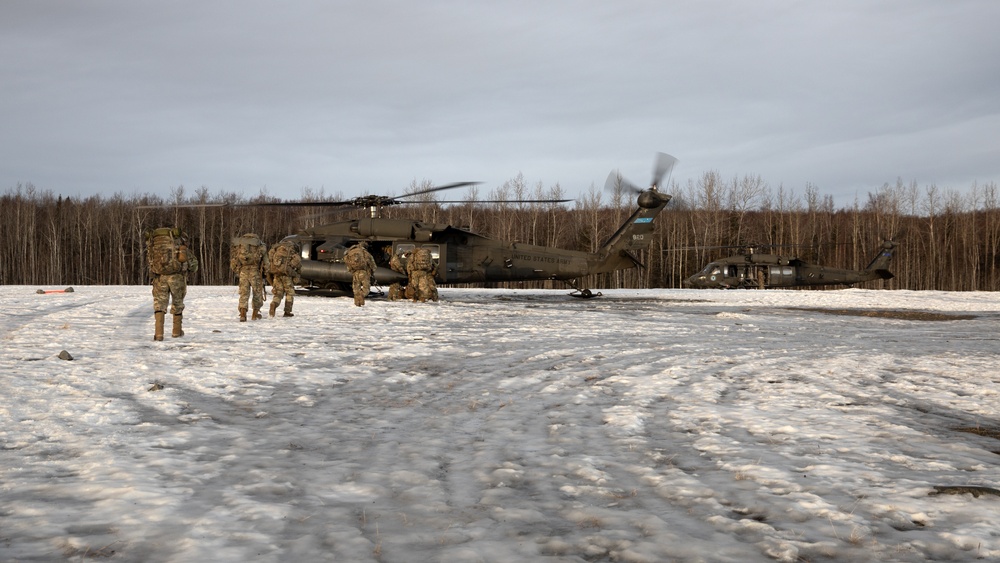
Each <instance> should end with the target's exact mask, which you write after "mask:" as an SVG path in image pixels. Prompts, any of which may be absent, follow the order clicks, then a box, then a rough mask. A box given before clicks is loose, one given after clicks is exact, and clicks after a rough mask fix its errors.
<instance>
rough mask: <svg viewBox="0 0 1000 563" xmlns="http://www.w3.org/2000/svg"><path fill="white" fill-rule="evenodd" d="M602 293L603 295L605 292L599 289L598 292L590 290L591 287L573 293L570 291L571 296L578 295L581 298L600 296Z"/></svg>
mask: <svg viewBox="0 0 1000 563" xmlns="http://www.w3.org/2000/svg"><path fill="white" fill-rule="evenodd" d="M601 295H603V294H602V293H601V292H600V291H598V292H597V293H594V292H593V291H590V290H589V289H578V290H576V291H574V292H573V293H570V296H571V297H577V298H580V299H593V298H594V297H600V296H601Z"/></svg>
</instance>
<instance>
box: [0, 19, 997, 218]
mask: <svg viewBox="0 0 1000 563" xmlns="http://www.w3.org/2000/svg"><path fill="white" fill-rule="evenodd" d="M997 22H1000V2H996V1H995V0H949V1H943V0H905V1H902V0H901V1H895V0H889V1H878V2H875V1H871V0H841V1H838V2H827V1H802V0H799V1H793V0H786V1H776V0H755V1H753V2H749V1H741V2H737V1H732V2H720V1H714V2H713V1H698V2H695V1H690V2H674V1H666V0H654V1H649V2H639V1H627V0H626V1H622V2H608V1H606V0H577V1H545V2H538V1H534V0H525V1H507V0H498V1H491V2H469V1H458V0H457V1H433V2H412V1H400V2H379V1H357V2H348V1H344V2H275V1H273V0H268V1H258V0H249V1H248V0H241V1H239V2H235V1H233V2H227V1H223V2H207V1H204V0H197V1H171V2H152V1H148V2H147V1H136V0H127V1H126V0H107V1H87V2H83V1H79V0H50V1H44V2H39V1H37V0H0V53H2V59H0V83H2V88H3V94H2V97H0V124H2V131H3V134H2V135H0V154H2V157H0V192H6V191H7V190H9V189H11V188H14V187H15V186H17V185H18V184H27V183H29V182H30V183H32V184H34V185H35V186H36V188H38V189H42V190H51V191H52V192H54V193H58V194H65V195H92V194H105V195H111V194H114V193H116V192H121V193H123V194H125V195H126V196H128V195H132V194H145V193H155V194H160V195H163V196H168V195H169V194H170V191H171V188H176V187H177V186H184V187H185V189H186V190H189V191H193V190H195V189H197V188H199V187H202V186H205V187H207V188H208V189H209V190H210V192H211V193H217V192H227V193H228V192H237V193H241V194H245V195H246V196H247V197H252V196H254V195H257V194H258V193H260V192H261V190H266V191H267V193H268V194H270V195H275V196H279V197H282V198H287V199H295V198H298V197H301V196H302V194H303V189H304V188H306V187H308V188H310V189H311V190H314V191H318V190H320V189H322V190H324V192H325V193H327V194H336V193H340V194H343V195H345V196H354V195H360V194H364V193H380V194H393V195H398V194H401V193H402V192H403V191H404V190H405V189H406V188H407V187H408V186H409V185H410V184H411V183H412V182H414V181H416V182H423V181H425V180H427V181H430V182H432V183H434V184H445V183H451V182H458V181H482V182H485V184H484V186H483V188H481V190H483V191H488V190H490V189H493V188H495V187H497V186H499V185H501V184H503V183H504V182H505V181H507V180H510V179H512V178H514V177H515V176H517V175H518V174H519V173H521V174H523V175H524V179H525V180H526V181H527V182H528V184H529V185H530V186H534V185H535V184H537V183H539V182H541V183H542V184H543V186H544V187H545V188H549V187H551V186H553V185H555V184H557V183H558V184H559V186H561V187H562V188H563V190H565V192H566V194H567V195H568V196H570V197H577V196H578V195H580V194H582V193H585V192H586V191H587V190H588V189H590V187H591V186H597V187H603V185H604V180H605V178H606V177H607V175H608V173H609V172H610V171H611V170H612V169H620V170H621V172H622V174H624V175H625V176H626V177H627V178H628V179H630V180H631V181H633V182H634V183H636V184H645V183H647V182H648V181H649V176H650V173H651V170H652V166H653V157H654V154H655V153H656V152H657V151H662V152H667V153H670V154H672V155H674V156H675V157H677V158H678V159H679V163H678V165H677V167H676V168H675V170H674V175H673V180H674V181H676V182H678V183H680V184H683V185H686V184H687V183H688V181H696V180H697V179H698V178H699V177H701V176H702V175H703V174H704V173H705V172H708V171H715V172H718V173H720V174H721V175H722V176H723V177H724V178H733V177H736V176H744V175H760V176H761V178H762V179H763V180H764V181H765V182H766V183H767V184H768V185H770V186H771V187H772V188H777V187H778V186H779V185H780V186H783V187H784V188H785V189H786V190H795V191H796V192H797V193H802V192H804V190H805V186H806V185H807V184H810V183H811V184H813V185H815V186H816V187H817V189H818V190H819V191H820V193H822V194H830V195H833V196H834V197H835V199H836V201H837V203H838V204H850V203H852V202H853V201H854V199H855V198H856V197H857V198H860V199H861V200H862V201H864V200H865V199H866V197H867V194H868V192H870V191H873V190H875V189H876V188H878V187H879V186H881V185H883V184H884V183H886V182H889V183H895V181H896V179H897V178H902V179H903V180H904V182H906V183H910V182H913V181H915V182H917V183H918V184H920V185H921V186H925V185H926V186H929V185H932V184H933V185H937V186H938V187H939V188H950V189H956V190H962V191H966V190H968V188H970V187H971V186H972V184H973V183H974V182H977V183H979V184H984V183H989V182H994V183H996V182H1000V141H998V138H1000V135H998V131H1000V33H998V32H997ZM459 195H461V194H456V197H457V196H459Z"/></svg>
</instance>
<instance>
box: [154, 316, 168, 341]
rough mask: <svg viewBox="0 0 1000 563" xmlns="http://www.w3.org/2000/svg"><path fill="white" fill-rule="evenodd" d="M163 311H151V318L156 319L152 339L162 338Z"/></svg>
mask: <svg viewBox="0 0 1000 563" xmlns="http://www.w3.org/2000/svg"><path fill="white" fill-rule="evenodd" d="M164 315H165V313H164V312H163V311H155V312H154V313H153V318H154V319H156V325H155V327H154V328H153V340H163V317H164Z"/></svg>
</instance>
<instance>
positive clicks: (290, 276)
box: [267, 240, 302, 317]
mask: <svg viewBox="0 0 1000 563" xmlns="http://www.w3.org/2000/svg"><path fill="white" fill-rule="evenodd" d="M267 259H268V261H269V262H270V264H271V266H270V270H271V273H270V274H269V277H268V280H269V281H270V282H271V294H272V295H274V297H273V298H272V299H271V310H270V312H269V313H268V314H269V315H270V316H272V317H273V316H274V313H275V311H277V310H278V304H279V303H281V298H282V297H284V298H285V314H284V316H286V317H294V316H295V315H293V314H292V303H293V302H294V301H295V282H296V281H297V280H298V278H299V270H300V269H301V268H302V258H301V257H300V256H299V249H298V245H296V244H295V242H293V241H290V240H283V241H281V242H279V243H278V244H276V245H274V246H272V247H271V250H270V251H268V253H267Z"/></svg>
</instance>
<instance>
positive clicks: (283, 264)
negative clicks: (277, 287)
mask: <svg viewBox="0 0 1000 563" xmlns="http://www.w3.org/2000/svg"><path fill="white" fill-rule="evenodd" d="M294 255H295V248H293V247H292V245H290V244H287V243H284V244H277V245H275V246H272V247H271V251H270V252H268V260H269V261H270V263H271V273H272V274H282V275H286V276H287V275H290V274H291V273H292V272H291V269H292V258H293V256H294Z"/></svg>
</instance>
